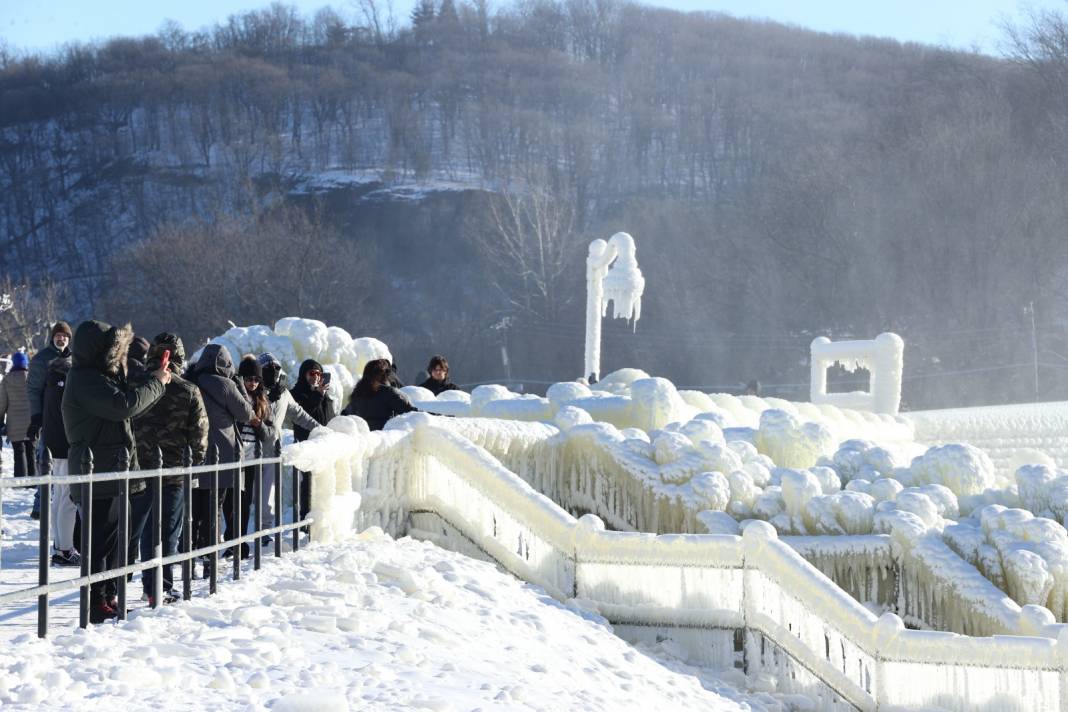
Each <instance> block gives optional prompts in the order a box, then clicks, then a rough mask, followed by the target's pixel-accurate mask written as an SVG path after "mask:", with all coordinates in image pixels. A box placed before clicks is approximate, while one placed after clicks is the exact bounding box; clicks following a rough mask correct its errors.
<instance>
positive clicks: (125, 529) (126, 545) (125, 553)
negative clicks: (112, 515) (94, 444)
mask: <svg viewBox="0 0 1068 712" xmlns="http://www.w3.org/2000/svg"><path fill="white" fill-rule="evenodd" d="M123 450H124V451H125V452H126V461H125V462H123V463H119V464H121V465H122V469H123V471H124V472H126V473H129V472H130V451H129V450H126V448H123ZM117 471H118V470H116V472H117ZM129 564H130V479H129V478H128V477H127V478H123V480H122V495H121V496H120V497H119V568H126V567H127V566H128V565H129ZM126 576H127V574H122V575H121V576H119V577H118V581H117V584H116V585H117V588H118V599H119V600H118V605H117V607H116V612H117V613H118V619H119V620H120V621H124V620H126Z"/></svg>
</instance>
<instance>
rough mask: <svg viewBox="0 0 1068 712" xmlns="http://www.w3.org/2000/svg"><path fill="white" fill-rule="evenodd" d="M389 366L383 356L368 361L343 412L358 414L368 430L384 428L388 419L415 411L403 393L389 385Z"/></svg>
mask: <svg viewBox="0 0 1068 712" xmlns="http://www.w3.org/2000/svg"><path fill="white" fill-rule="evenodd" d="M389 375H390V367H389V361H387V360H386V359H384V358H382V359H375V360H374V361H368V362H367V365H366V366H364V367H363V377H362V378H361V379H360V381H359V383H357V384H356V389H355V390H354V391H353V392H352V398H351V399H350V400H349V405H348V407H347V408H346V409H345V414H346V415H358V416H360V417H361V418H363V419H364V420H366V421H367V426H368V427H369V428H370V429H371V430H381V429H382V428H384V427H386V423H387V422H388V421H389V419H390V418H392V417H394V416H396V415H402V414H404V413H411V412H413V411H415V410H416V408H415V406H413V405H412V404H411V403H410V402H409V401H408V399H407V398H406V397H405V395H404V394H403V393H401V392H400V391H398V390H397V389H396V388H394V387H393V386H391V385H389Z"/></svg>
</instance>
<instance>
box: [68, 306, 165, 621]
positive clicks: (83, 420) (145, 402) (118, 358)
mask: <svg viewBox="0 0 1068 712" xmlns="http://www.w3.org/2000/svg"><path fill="white" fill-rule="evenodd" d="M132 339H133V331H132V330H131V329H130V326H129V325H128V324H127V325H126V326H111V325H110V324H105V323H104V322H100V321H93V320H90V321H83V322H82V323H81V324H80V325H79V326H78V329H77V330H76V331H75V332H74V341H73V343H72V344H71V354H72V356H73V365H72V366H71V369H70V371H69V372H68V374H67V380H66V386H65V387H64V389H63V400H62V412H63V429H64V431H65V432H66V434H67V441H68V442H69V443H70V449H69V450H68V453H67V464H68V466H69V469H70V474H71V475H80V474H84V473H85V472H86V467H87V465H88V464H89V453H90V452H91V453H92V471H93V472H94V473H112V472H116V471H122V470H126V469H136V468H137V451H136V447H135V440H134V436H133V430H132V429H131V427H130V419H131V418H136V417H137V416H138V415H140V414H141V413H143V412H145V411H146V410H148V409H149V408H151V407H152V406H153V405H154V404H155V403H156V401H158V400H159V399H160V398H161V397H162V396H163V392H164V388H165V386H166V385H167V384H168V383H170V381H171V374H170V372H169V371H164V370H162V369H160V370H157V371H155V372H153V373H152V374H150V376H149V377H148V378H147V379H145V380H144V381H143V382H141V383H140V384H137V385H134V384H130V383H128V382H127V380H126V356H127V353H128V352H129V349H130V342H131V340H132ZM143 488H144V483H143V481H138V480H131V481H130V483H129V493H130V495H135V494H137V491H138V490H140V489H143ZM88 489H89V488H88V487H87V486H86V485H75V486H73V487H72V490H74V493H75V497H76V501H78V502H79V503H80V507H81V508H82V526H91V536H92V541H91V551H90V552H86V551H83V552H82V555H83V556H86V555H88V554H90V553H91V556H90V560H89V570H90V573H98V572H100V571H104V570H106V569H112V568H117V567H118V565H119V564H120V561H121V556H120V553H119V550H118V546H117V545H118V540H119V537H118V527H119V500H120V499H121V497H122V489H123V487H122V483H121V482H119V481H115V480H109V481H105V482H100V483H98V484H95V485H94V486H93V488H92V499H91V501H92V504H93V514H92V517H91V518H90V517H87V516H86V512H85V508H86V507H87V505H88V502H89V501H90V500H89V499H88V497H87V495H88V494H89V491H88ZM115 590H116V587H115V581H114V579H109V580H107V581H99V582H96V583H93V584H90V586H89V596H90V610H89V621H90V622H92V623H101V622H103V621H104V620H106V619H107V618H113V617H115V616H116V615H117V611H116V609H115V605H116V602H115V595H114V594H115Z"/></svg>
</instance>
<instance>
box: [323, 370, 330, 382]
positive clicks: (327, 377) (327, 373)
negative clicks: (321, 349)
mask: <svg viewBox="0 0 1068 712" xmlns="http://www.w3.org/2000/svg"><path fill="white" fill-rule="evenodd" d="M323 385H324V386H329V385H330V372H329V371H327V372H326V373H324V374H323Z"/></svg>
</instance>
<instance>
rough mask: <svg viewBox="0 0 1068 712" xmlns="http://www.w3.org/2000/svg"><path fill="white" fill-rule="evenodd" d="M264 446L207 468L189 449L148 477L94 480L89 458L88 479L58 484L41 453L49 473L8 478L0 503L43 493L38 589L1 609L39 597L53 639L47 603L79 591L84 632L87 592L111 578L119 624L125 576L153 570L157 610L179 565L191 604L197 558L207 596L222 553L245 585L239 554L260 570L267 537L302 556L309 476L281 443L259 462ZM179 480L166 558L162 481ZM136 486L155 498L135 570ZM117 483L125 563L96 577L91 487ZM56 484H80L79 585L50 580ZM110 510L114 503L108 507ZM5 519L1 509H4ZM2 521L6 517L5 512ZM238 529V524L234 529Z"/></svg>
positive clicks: (130, 474)
mask: <svg viewBox="0 0 1068 712" xmlns="http://www.w3.org/2000/svg"><path fill="white" fill-rule="evenodd" d="M260 448H261V445H260V443H259V442H258V441H257V442H256V447H255V455H256V457H255V458H254V459H252V460H243V461H237V462H219V451H218V448H217V447H215V448H212V450H211V451H210V452H209V455H208V458H207V462H206V463H205V464H203V465H192V464H191V462H192V451H191V450H189V449H187V450H186V452H185V456H184V457H183V460H184V464H183V465H181V466H179V467H170V468H164V467H157V468H154V469H144V470H129V469H128V467H124V468H123V469H121V470H118V471H114V472H108V473H96V472H93V461H92V453H91V452H90V453H88V454H87V456H86V459H85V462H83V463H82V464H83V468H82V469H83V470H84V472H85V473H86V474H78V475H69V476H60V477H55V476H53V474H52V462H51V458H50V456H49V455H48V453H47V450H45V451H44V456H43V458H42V462H41V465H42V469H43V470H44V472H46V473H47V474H43V475H39V476H37V477H19V478H14V477H3V478H0V503H2V502H3V494H4V491H5V490H6V489H14V488H21V487H34V486H35V487H39V488H40V513H41V519H40V531H39V540H38V554H37V557H38V561H37V571H38V575H37V585H36V586H30V587H26V588H21V589H17V590H14V591H8V592H5V593H2V594H0V605H4V604H7V603H11V602H15V601H21V600H25V599H32V598H34V597H36V598H37V635H38V636H39V637H41V638H44V637H45V636H46V635H47V634H48V611H49V596H51V595H52V594H56V593H60V592H64V591H70V590H73V589H75V588H77V589H79V625H80V626H81V627H82V628H85V627H86V626H88V625H89V613H90V586H91V585H92V584H94V583H100V582H104V581H107V580H109V579H114V580H115V584H116V589H117V591H116V592H117V597H118V603H117V605H116V614H117V617H118V618H119V619H120V620H122V619H125V618H126V584H127V576H128V575H130V574H134V573H137V572H142V575H143V572H145V571H147V570H149V569H153V570H154V572H155V573H154V575H153V595H150V601H151V604H150V605H151V606H152V607H153V608H155V607H157V606H159V605H160V603H161V602H162V600H163V593H164V591H163V567H164V566H168V565H173V564H180V566H181V578H182V598H183V599H184V600H189V599H190V598H191V597H192V595H193V573H194V566H193V563H194V561H195V560H196V559H198V558H201V557H208V558H207V561H206V570H207V578H208V594H209V595H211V594H214V593H215V592H216V590H217V586H218V572H219V552H220V551H224V550H226V549H231V551H232V559H233V560H232V566H233V568H232V573H231V577H232V579H233V580H235V581H237V580H240V578H241V566H242V563H241V562H242V548H243V546H244V545H246V544H247V545H249V547H250V557H251V559H252V567H253V569H254V570H258V569H259V568H260V566H261V564H262V556H263V551H262V549H263V540H264V537H267V536H271V537H272V538H273V543H274V555H275V556H276V557H281V556H282V536H283V535H284V534H285V533H286V532H292V536H293V550H294V551H297V550H298V549H299V548H300V534H301V531H302V529H303V530H304V531H309V525H310V524H311V523H312V522H313V521H314V518H313V517H311V516H307V517H303V518H302V517H301V516H300V511H301V486H300V479H301V477H310V476H311V475H310V473H301V472H298V471H297V470H296V469H295V468H293V467H285V466H284V465H283V464H282V458H281V445H280V444H276V446H275V453H274V456H273V457H262V456H261V455H262V452H261V449H260ZM155 461H156V462H160V463H162V462H163V456H162V453H161V452H159V451H158V450H157V459H156V460H155ZM125 462H126V463H129V454H128V453H127V454H126V460H125ZM266 467H273V468H274V472H275V478H274V498H273V499H274V507H273V509H274V517H273V519H274V522H273V526H270V527H267V528H264V526H263V505H264V504H265V501H264V500H265V497H264V496H263V475H264V468H266ZM248 468H252V473H253V478H252V497H253V498H254V500H253V501H254V503H255V518H254V524H253V527H252V528H253V529H254V531H252V532H251V533H248V534H246V533H244V532H245V529H246V526H247V522H245V521H242V520H243V519H244V518H243V517H242V516H241V498H242V496H243V495H244V493H243V492H242V489H243V488H242V485H243V483H244V472H245V471H247V470H248ZM286 470H288V471H289V474H290V479H291V482H292V487H293V502H292V517H291V521H290V522H287V523H283V521H282V520H283V516H282V486H283V477H282V475H283V473H284V472H285V471H286ZM228 471H232V472H233V478H234V480H233V483H234V487H233V510H232V511H233V516H232V517H231V518H229V520H230V522H232V523H233V524H235V525H236V527H235V528H236V530H237V531H229V532H228V533H227V536H228V537H229V538H228V539H227V540H226V541H223V542H220V541H219V531H218V526H219V491H220V488H219V475H220V473H222V472H228ZM175 476H181V477H182V478H183V480H182V490H183V491H182V499H183V503H184V510H185V511H184V514H183V526H182V536H181V541H180V543H179V552H178V553H176V554H171V555H169V556H164V555H163V531H162V512H163V501H162V497H163V478H164V477H175ZM194 477H196V478H197V479H198V482H197V485H196V487H197V488H198V489H204V485H203V482H202V480H200V478H201V477H207V478H209V483H210V484H209V486H208V487H207V489H208V490H209V491H210V508H211V512H210V516H209V517H208V521H207V527H208V533H207V539H208V541H209V542H210V543H209V544H208V545H206V546H200V547H198V548H196V549H194V548H193V540H192V535H193V506H192V505H193V489H194V484H193V479H194ZM131 480H145V481H146V484H147V485H148V496H149V497H150V498H151V504H150V510H149V515H148V516H149V520H148V522H147V523H146V525H145V526H146V527H150V531H151V536H152V539H151V541H152V552H153V554H152V558H151V559H148V560H144V561H140V562H138V563H136V564H131V563H130V562H129V549H130V547H129V541H130V540H129V536H130V522H129V518H130V481H131ZM114 481H119V482H120V483H121V491H120V493H119V494H118V495H115V496H116V497H117V498H118V506H119V516H118V522H117V525H116V527H117V539H118V541H117V543H116V548H117V552H118V557H119V561H120V562H121V564H120V565H119V566H118V567H116V568H111V569H107V570H103V571H97V572H91V571H90V567H91V563H92V560H93V551H92V542H93V532H92V519H93V507H94V506H102V505H103V504H104V502H105V501H106V500H104V499H103V498H99V499H98V501H94V497H93V487H94V486H99V485H100V484H101V483H104V482H114ZM53 485H82V487H81V492H80V494H79V496H75V495H74V494H73V490H72V495H71V496H72V499H73V500H74V501H75V502H76V503H78V510H79V513H80V516H81V541H80V545H79V546H80V553H81V572H80V575H79V576H78V577H76V578H72V579H68V580H64V581H56V582H53V581H50V580H49V576H50V565H51V555H50V549H51V535H52V532H51V531H50V530H51V527H52V522H51V514H50V512H51V502H52V486H53ZM108 506H110V503H108ZM0 512H2V507H0ZM0 516H2V513H0ZM232 526H233V525H232ZM2 575H3V571H2V569H0V578H2Z"/></svg>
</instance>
